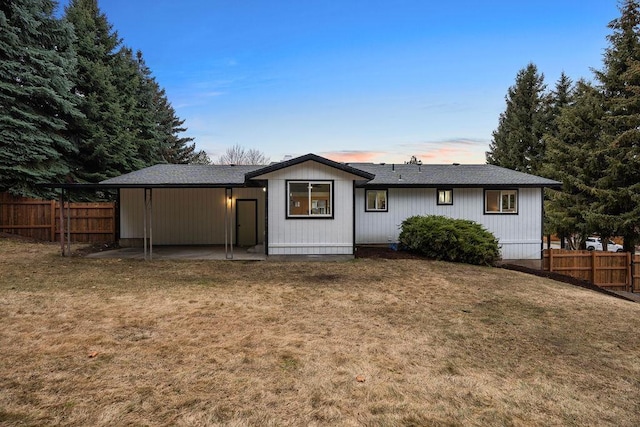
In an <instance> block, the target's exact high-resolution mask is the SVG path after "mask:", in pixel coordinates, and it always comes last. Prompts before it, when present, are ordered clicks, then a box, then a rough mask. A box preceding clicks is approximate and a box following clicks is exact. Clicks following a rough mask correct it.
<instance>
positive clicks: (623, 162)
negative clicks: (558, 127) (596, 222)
mask: <svg viewBox="0 0 640 427" xmlns="http://www.w3.org/2000/svg"><path fill="white" fill-rule="evenodd" d="M620 11H621V16H620V17H619V18H617V19H615V20H613V21H612V22H611V23H610V24H609V28H610V29H612V34H610V35H609V36H608V37H607V38H608V40H609V43H610V46H609V47H608V48H607V49H606V51H605V54H604V68H603V69H602V70H601V71H596V72H595V74H596V78H597V79H598V81H599V82H600V89H601V90H602V92H603V95H604V103H605V108H606V110H607V111H606V113H607V114H606V115H605V118H606V121H607V124H608V127H607V135H606V138H607V143H608V144H607V151H606V153H605V154H604V155H605V156H606V160H607V162H606V164H605V165H603V168H605V170H604V172H605V177H604V178H603V179H602V181H601V183H600V187H601V197H600V202H599V204H598V210H599V214H600V221H601V222H602V223H604V224H606V226H607V227H610V228H613V229H615V230H616V232H617V233H618V234H620V235H622V236H623V237H624V246H625V250H627V251H630V250H633V248H634V244H635V243H637V242H638V237H639V235H640V3H639V2H638V1H637V0H625V1H624V2H622V4H621V5H620Z"/></svg>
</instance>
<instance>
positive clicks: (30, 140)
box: [0, 0, 79, 197]
mask: <svg viewBox="0 0 640 427" xmlns="http://www.w3.org/2000/svg"><path fill="white" fill-rule="evenodd" d="M54 8H55V3H54V2H53V1H49V0H12V1H9V2H0V64H1V65H0V191H8V192H10V193H12V194H14V195H20V196H29V197H38V196H46V195H48V192H47V191H46V190H44V189H42V188H39V187H37V186H36V184H37V183H43V182H57V181H62V180H64V179H65V176H66V175H67V174H68V173H69V166H68V164H67V162H66V160H65V158H66V157H67V156H69V155H70V154H71V153H73V151H74V146H73V144H72V143H71V142H70V141H69V140H67V139H66V137H65V130H66V127H67V120H70V119H77V118H78V117H79V112H78V110H77V108H76V105H75V103H76V100H77V97H76V96H75V95H73V94H72V93H71V85H72V84H71V81H70V80H69V78H68V77H69V76H73V74H74V67H75V61H76V57H75V53H74V51H73V49H72V46H71V42H72V39H73V30H72V28H71V27H70V26H69V25H68V24H66V23H64V22H61V21H59V20H57V19H55V18H54V16H53V10H54Z"/></svg>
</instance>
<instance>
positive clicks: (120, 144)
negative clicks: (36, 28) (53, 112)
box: [65, 0, 143, 182]
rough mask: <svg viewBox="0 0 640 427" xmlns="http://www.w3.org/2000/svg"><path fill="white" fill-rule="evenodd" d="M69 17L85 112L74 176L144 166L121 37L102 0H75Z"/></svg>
mask: <svg viewBox="0 0 640 427" xmlns="http://www.w3.org/2000/svg"><path fill="white" fill-rule="evenodd" d="M65 19H66V20H67V21H68V22H70V23H71V24H72V25H73V27H74V29H75V34H76V42H75V49H76V52H77V55H78V73H77V78H76V79H75V81H74V83H75V84H74V91H75V93H76V94H77V95H78V96H79V97H80V98H81V102H80V109H81V111H82V112H83V113H84V115H85V117H84V118H82V119H80V120H76V121H74V122H73V124H72V127H71V129H70V131H71V132H70V134H71V136H72V138H73V140H74V143H75V145H76V147H77V149H78V155H77V156H76V157H75V158H74V172H73V175H74V179H75V180H77V181H80V182H98V181H101V180H103V179H106V178H110V177H113V176H117V175H120V174H122V173H127V172H130V171H132V170H136V169H139V168H140V167H141V166H143V163H141V162H139V161H138V160H137V159H138V158H137V149H136V146H135V140H134V138H133V136H132V134H131V128H132V126H133V117H132V115H131V114H130V111H131V109H132V105H135V103H136V101H135V98H134V95H133V93H135V90H136V89H135V87H134V85H135V80H134V81H131V80H129V81H127V79H131V77H132V75H133V74H132V72H131V64H130V63H127V61H126V60H125V59H123V55H122V54H121V53H120V52H119V51H118V50H117V48H118V47H119V46H120V43H121V41H120V39H119V37H118V35H117V33H116V32H115V31H112V29H111V25H110V24H109V22H108V21H107V18H106V16H105V15H104V14H103V13H102V12H100V10H99V9H98V5H97V2H96V0H71V2H70V3H69V5H68V6H67V7H66V9H65Z"/></svg>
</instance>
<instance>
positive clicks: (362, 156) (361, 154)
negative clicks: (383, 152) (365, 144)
mask: <svg viewBox="0 0 640 427" xmlns="http://www.w3.org/2000/svg"><path fill="white" fill-rule="evenodd" d="M320 155H321V156H323V157H326V158H327V159H331V160H333V161H335V162H344V163H352V162H361V163H362V162H371V161H372V160H373V159H375V158H376V157H379V156H380V153H379V152H377V151H328V152H324V153H320Z"/></svg>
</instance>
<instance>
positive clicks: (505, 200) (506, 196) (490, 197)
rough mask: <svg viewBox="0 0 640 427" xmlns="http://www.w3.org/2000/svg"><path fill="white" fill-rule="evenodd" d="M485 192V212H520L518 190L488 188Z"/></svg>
mask: <svg viewBox="0 0 640 427" xmlns="http://www.w3.org/2000/svg"><path fill="white" fill-rule="evenodd" d="M484 194H485V196H484V202H485V203H484V206H485V208H484V212H485V213H505V214H515V213H518V191H517V190H487V191H485V193H484Z"/></svg>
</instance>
